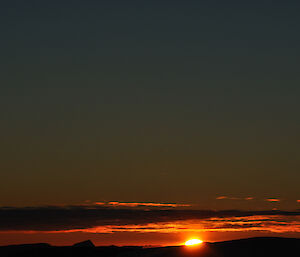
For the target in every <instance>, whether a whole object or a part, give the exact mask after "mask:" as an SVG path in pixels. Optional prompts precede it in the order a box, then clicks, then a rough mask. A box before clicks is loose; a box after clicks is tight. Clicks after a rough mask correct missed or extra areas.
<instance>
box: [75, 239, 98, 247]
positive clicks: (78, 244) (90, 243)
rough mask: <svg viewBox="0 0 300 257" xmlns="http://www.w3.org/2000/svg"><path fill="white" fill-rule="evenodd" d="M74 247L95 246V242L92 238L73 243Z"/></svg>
mask: <svg viewBox="0 0 300 257" xmlns="http://www.w3.org/2000/svg"><path fill="white" fill-rule="evenodd" d="M73 247H95V245H94V244H93V242H92V241H91V240H86V241H83V242H79V243H76V244H73Z"/></svg>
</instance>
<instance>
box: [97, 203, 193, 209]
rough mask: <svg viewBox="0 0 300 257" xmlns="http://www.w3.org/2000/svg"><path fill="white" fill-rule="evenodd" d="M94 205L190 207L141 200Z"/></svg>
mask: <svg viewBox="0 0 300 257" xmlns="http://www.w3.org/2000/svg"><path fill="white" fill-rule="evenodd" d="M94 204H96V205H101V206H114V207H160V208H163V207H169V208H177V207H190V206H191V205H190V204H178V203H141V202H95V203H94Z"/></svg>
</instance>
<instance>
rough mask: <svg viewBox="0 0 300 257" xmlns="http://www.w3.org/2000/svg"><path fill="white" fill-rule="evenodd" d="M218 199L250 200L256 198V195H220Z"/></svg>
mask: <svg viewBox="0 0 300 257" xmlns="http://www.w3.org/2000/svg"><path fill="white" fill-rule="evenodd" d="M216 199H217V200H245V201H249V200H254V197H244V198H242V197H229V196H218V197H217V198H216Z"/></svg>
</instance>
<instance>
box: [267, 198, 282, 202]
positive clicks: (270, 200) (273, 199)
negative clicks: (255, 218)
mask: <svg viewBox="0 0 300 257" xmlns="http://www.w3.org/2000/svg"><path fill="white" fill-rule="evenodd" d="M266 201H267V202H280V199H278V198H268V199H266Z"/></svg>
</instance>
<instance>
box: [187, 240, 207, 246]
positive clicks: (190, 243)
mask: <svg viewBox="0 0 300 257" xmlns="http://www.w3.org/2000/svg"><path fill="white" fill-rule="evenodd" d="M202 243H203V241H202V240H199V239H196V238H194V239H190V240H187V241H186V242H185V243H184V244H185V245H186V246H193V245H199V244H202Z"/></svg>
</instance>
